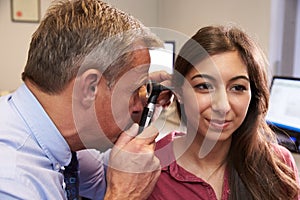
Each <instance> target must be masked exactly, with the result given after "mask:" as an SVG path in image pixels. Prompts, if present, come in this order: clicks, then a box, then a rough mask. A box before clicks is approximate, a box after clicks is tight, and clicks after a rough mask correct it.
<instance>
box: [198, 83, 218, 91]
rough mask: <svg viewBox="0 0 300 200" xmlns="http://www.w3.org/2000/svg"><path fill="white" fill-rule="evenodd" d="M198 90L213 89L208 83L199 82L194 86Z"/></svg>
mask: <svg viewBox="0 0 300 200" xmlns="http://www.w3.org/2000/svg"><path fill="white" fill-rule="evenodd" d="M195 88H197V89H198V90H203V91H213V90H214V87H213V85H212V84H210V83H201V84H198V85H196V86H195Z"/></svg>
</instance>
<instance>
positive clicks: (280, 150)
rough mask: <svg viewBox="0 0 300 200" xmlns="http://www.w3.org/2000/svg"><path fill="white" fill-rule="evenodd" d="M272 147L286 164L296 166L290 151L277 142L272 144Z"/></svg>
mask: <svg viewBox="0 0 300 200" xmlns="http://www.w3.org/2000/svg"><path fill="white" fill-rule="evenodd" d="M272 148H273V150H274V152H275V153H276V154H277V156H278V157H279V158H280V159H281V160H282V161H284V162H285V163H286V164H287V165H288V166H291V167H293V168H295V167H296V164H295V160H294V157H293V155H292V153H291V152H290V151H289V150H288V149H287V148H286V147H284V146H282V145H279V144H272Z"/></svg>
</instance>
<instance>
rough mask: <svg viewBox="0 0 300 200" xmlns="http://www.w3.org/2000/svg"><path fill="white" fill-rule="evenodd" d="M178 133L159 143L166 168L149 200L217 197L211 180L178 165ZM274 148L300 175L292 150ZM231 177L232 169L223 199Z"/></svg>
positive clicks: (225, 184) (208, 199)
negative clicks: (174, 141) (174, 143)
mask: <svg viewBox="0 0 300 200" xmlns="http://www.w3.org/2000/svg"><path fill="white" fill-rule="evenodd" d="M178 134H179V135H182V134H181V133H177V132H173V133H171V134H169V135H167V136H166V137H164V138H163V139H162V140H160V141H159V142H158V143H157V145H156V149H157V151H156V155H157V156H158V158H159V159H160V161H161V164H162V171H161V175H160V177H159V179H158V182H157V184H156V186H155V188H154V190H153V192H152V194H151V195H150V197H149V198H148V200H177V199H191V200H217V197H216V194H215V192H214V190H213V188H212V187H211V186H210V185H209V184H208V183H207V182H205V181H204V180H202V179H201V178H199V177H197V176H195V175H194V174H191V173H190V172H188V171H186V170H185V169H184V168H182V167H181V166H179V165H178V164H177V162H176V159H175V158H174V152H173V147H172V145H173V143H172V141H173V139H174V138H175V137H177V136H178ZM274 147H275V149H276V151H277V152H278V153H279V154H281V156H282V158H283V160H284V161H285V163H287V164H288V165H289V166H291V168H292V169H293V170H294V172H295V174H296V176H297V177H298V171H297V167H296V165H295V162H294V159H293V157H292V155H291V153H290V152H289V151H288V150H287V149H285V148H284V147H281V146H279V145H274ZM228 177H229V174H228V171H227V170H225V174H224V177H223V181H224V182H223V192H222V200H227V199H229V193H230V189H229V183H228Z"/></svg>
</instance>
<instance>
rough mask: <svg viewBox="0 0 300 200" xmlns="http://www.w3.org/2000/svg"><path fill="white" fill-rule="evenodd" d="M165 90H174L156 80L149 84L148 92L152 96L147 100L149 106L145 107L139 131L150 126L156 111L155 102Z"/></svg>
mask: <svg viewBox="0 0 300 200" xmlns="http://www.w3.org/2000/svg"><path fill="white" fill-rule="evenodd" d="M164 90H172V89H171V88H169V87H166V86H163V85H161V84H159V83H156V82H151V83H149V84H147V92H148V93H150V96H149V98H148V101H147V106H146V107H144V110H143V113H142V117H141V120H140V123H139V132H138V133H141V132H142V131H143V130H144V128H145V127H147V126H149V125H150V123H151V120H152V117H153V114H154V111H155V104H156V101H157V98H158V96H159V94H160V93H161V92H162V91H164Z"/></svg>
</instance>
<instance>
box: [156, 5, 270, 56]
mask: <svg viewBox="0 0 300 200" xmlns="http://www.w3.org/2000/svg"><path fill="white" fill-rule="evenodd" d="M270 7H271V2H270V0H263V1H261V0H251V1H246V0H226V1H220V0H185V1H183V0H163V1H159V13H158V14H159V23H158V25H159V26H161V27H165V28H170V29H175V30H177V31H180V32H182V33H184V34H187V35H192V34H194V33H195V32H196V31H197V30H198V29H199V28H200V27H202V26H206V25H211V24H228V23H233V24H236V25H239V26H241V27H242V28H244V29H245V30H246V31H247V32H249V34H250V35H252V36H253V37H255V38H256V39H257V40H258V42H259V43H260V44H261V46H262V48H263V49H264V50H265V51H266V52H268V49H269V35H270Z"/></svg>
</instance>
